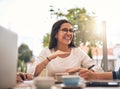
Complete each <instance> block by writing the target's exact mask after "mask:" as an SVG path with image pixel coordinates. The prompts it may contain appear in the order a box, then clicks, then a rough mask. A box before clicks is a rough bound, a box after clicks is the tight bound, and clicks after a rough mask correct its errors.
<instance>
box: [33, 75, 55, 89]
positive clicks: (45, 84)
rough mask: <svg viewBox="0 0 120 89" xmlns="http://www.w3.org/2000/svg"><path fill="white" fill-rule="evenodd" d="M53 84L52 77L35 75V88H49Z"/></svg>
mask: <svg viewBox="0 0 120 89" xmlns="http://www.w3.org/2000/svg"><path fill="white" fill-rule="evenodd" d="M54 84H55V80H54V78H53V77H36V78H34V85H35V86H36V88H37V89H50V88H51V87H52V86H53V85H54Z"/></svg>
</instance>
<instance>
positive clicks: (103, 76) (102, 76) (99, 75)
mask: <svg viewBox="0 0 120 89" xmlns="http://www.w3.org/2000/svg"><path fill="white" fill-rule="evenodd" d="M95 76H96V79H97V80H112V79H113V74H112V72H96V73H95Z"/></svg>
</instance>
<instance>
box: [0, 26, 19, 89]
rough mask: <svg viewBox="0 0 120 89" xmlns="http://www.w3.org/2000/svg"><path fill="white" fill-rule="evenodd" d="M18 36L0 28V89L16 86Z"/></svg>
mask: <svg viewBox="0 0 120 89" xmlns="http://www.w3.org/2000/svg"><path fill="white" fill-rule="evenodd" d="M16 68H17V34H16V33H14V32H12V31H10V30H8V29H6V28H4V27H1V26H0V89H6V88H12V87H14V86H15V85H16Z"/></svg>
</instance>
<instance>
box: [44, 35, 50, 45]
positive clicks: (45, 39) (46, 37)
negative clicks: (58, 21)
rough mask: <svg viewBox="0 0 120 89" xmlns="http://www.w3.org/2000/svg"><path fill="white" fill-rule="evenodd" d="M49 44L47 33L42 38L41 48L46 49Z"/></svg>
mask: <svg viewBox="0 0 120 89" xmlns="http://www.w3.org/2000/svg"><path fill="white" fill-rule="evenodd" d="M49 42H50V34H49V33H47V34H46V35H45V36H44V37H43V47H46V46H48V45H49Z"/></svg>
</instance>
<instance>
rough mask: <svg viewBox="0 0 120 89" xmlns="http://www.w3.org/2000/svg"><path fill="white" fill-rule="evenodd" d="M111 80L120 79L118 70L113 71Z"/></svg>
mask: <svg viewBox="0 0 120 89" xmlns="http://www.w3.org/2000/svg"><path fill="white" fill-rule="evenodd" d="M112 73H113V79H114V80H116V79H120V70H118V71H113V72H112Z"/></svg>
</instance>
